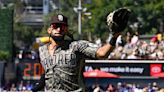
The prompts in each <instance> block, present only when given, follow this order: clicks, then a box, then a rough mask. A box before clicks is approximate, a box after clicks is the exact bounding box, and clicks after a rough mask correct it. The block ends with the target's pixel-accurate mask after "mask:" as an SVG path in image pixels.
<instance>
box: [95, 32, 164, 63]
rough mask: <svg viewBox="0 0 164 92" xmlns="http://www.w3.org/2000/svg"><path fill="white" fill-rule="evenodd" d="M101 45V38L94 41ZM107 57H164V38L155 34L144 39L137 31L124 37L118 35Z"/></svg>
mask: <svg viewBox="0 0 164 92" xmlns="http://www.w3.org/2000/svg"><path fill="white" fill-rule="evenodd" d="M96 43H97V44H99V45H102V43H101V40H100V39H99V40H97V41H96ZM108 58H109V59H145V60H146V59H153V60H157V59H160V60H162V59H164V40H163V37H162V34H157V35H155V36H154V37H152V38H151V39H150V41H145V40H142V39H140V35H138V34H137V33H136V34H134V35H131V34H130V33H127V35H126V38H124V37H122V35H120V36H119V37H118V39H117V41H116V49H114V50H113V52H112V53H111V54H110V55H109V57H108Z"/></svg>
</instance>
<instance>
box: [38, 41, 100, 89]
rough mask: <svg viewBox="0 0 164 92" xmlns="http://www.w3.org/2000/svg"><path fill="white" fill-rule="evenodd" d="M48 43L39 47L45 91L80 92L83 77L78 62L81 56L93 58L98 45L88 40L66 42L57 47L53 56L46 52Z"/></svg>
mask: <svg viewBox="0 0 164 92" xmlns="http://www.w3.org/2000/svg"><path fill="white" fill-rule="evenodd" d="M48 45H49V44H45V45H43V46H41V47H40V48H39V53H40V59H41V64H42V65H43V67H44V70H45V82H46V83H45V84H46V85H45V91H48V92H82V91H84V89H83V88H82V83H83V77H82V71H81V70H82V67H83V63H84V62H80V59H82V58H83V56H88V57H92V58H95V55H96V51H97V49H98V46H95V45H94V46H93V44H92V43H89V42H88V41H83V40H80V41H73V42H68V41H66V44H64V46H61V47H57V48H56V50H55V51H54V54H53V56H51V55H50V54H49V52H48Z"/></svg>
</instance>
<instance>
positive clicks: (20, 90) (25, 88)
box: [0, 81, 33, 92]
mask: <svg viewBox="0 0 164 92" xmlns="http://www.w3.org/2000/svg"><path fill="white" fill-rule="evenodd" d="M32 88H33V83H31V82H30V81H27V82H25V81H20V82H10V83H9V84H7V85H6V86H4V87H2V88H0V92H31V89H32Z"/></svg>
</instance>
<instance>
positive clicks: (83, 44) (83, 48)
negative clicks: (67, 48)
mask: <svg viewBox="0 0 164 92" xmlns="http://www.w3.org/2000/svg"><path fill="white" fill-rule="evenodd" d="M73 44H74V48H75V49H76V51H78V52H80V53H82V54H84V55H86V56H88V57H92V58H96V51H97V49H98V48H99V46H98V45H97V44H94V43H91V42H89V41H84V40H80V41H76V42H74V43H73Z"/></svg>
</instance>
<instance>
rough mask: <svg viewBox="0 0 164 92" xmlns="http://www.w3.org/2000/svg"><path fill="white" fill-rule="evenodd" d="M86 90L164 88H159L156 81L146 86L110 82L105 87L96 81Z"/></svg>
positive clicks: (154, 91) (151, 91) (159, 91)
mask: <svg viewBox="0 0 164 92" xmlns="http://www.w3.org/2000/svg"><path fill="white" fill-rule="evenodd" d="M86 92H164V88H159V87H158V84H157V83H156V82H153V83H148V85H147V86H145V87H140V86H139V85H138V84H136V83H132V84H127V83H125V82H124V83H121V82H118V83H117V85H116V86H114V85H113V84H108V85H106V86H105V87H104V86H102V85H100V84H98V83H96V84H93V85H92V86H91V87H88V88H87V91H86Z"/></svg>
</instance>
